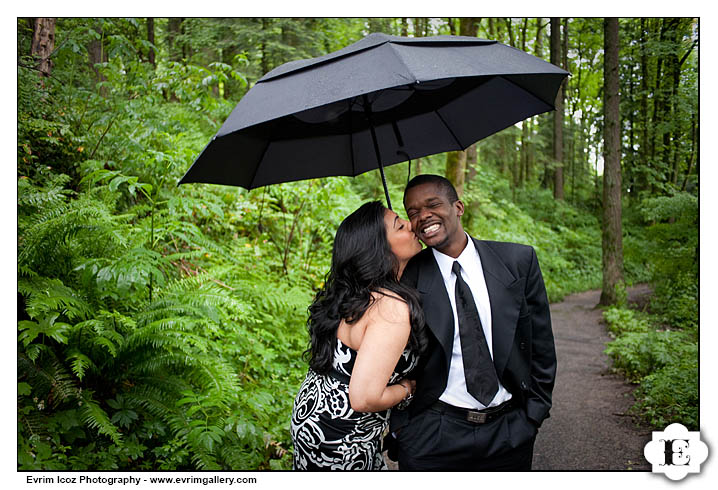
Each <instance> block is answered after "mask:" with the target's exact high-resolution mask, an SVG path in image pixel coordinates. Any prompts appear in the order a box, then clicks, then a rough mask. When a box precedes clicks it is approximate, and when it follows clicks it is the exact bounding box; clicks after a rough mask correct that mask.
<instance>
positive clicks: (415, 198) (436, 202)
mask: <svg viewBox="0 0 718 490" xmlns="http://www.w3.org/2000/svg"><path fill="white" fill-rule="evenodd" d="M404 207H405V208H406V215H407V217H408V218H409V220H410V221H411V227H412V229H413V230H414V233H416V236H417V237H419V239H420V240H421V241H422V242H424V243H425V244H426V245H427V246H429V247H434V248H435V249H437V250H438V251H439V252H442V253H446V254H447V255H452V256H453V254H452V253H450V252H452V251H454V250H455V249H456V248H457V247H461V248H462V249H463V245H465V240H466V235H465V234H464V229H463V228H462V226H461V220H460V219H459V218H460V217H461V215H463V214H464V204H463V203H462V202H461V201H456V202H454V203H453V204H452V203H450V202H449V199H448V197H447V196H446V195H445V194H444V192H443V191H442V189H441V187H439V186H438V185H437V184H433V183H426V184H421V185H418V186H416V187H412V188H411V189H409V190H408V191H407V193H406V197H405V199H404ZM460 251H461V250H459V252H460Z"/></svg>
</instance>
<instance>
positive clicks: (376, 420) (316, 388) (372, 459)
mask: <svg viewBox="0 0 718 490" xmlns="http://www.w3.org/2000/svg"><path fill="white" fill-rule="evenodd" d="M356 355H357V353H356V351H354V350H353V349H351V348H349V347H348V346H346V345H344V343H342V341H341V340H339V339H337V344H336V349H335V351H334V365H333V367H334V369H335V370H336V371H337V372H338V373H339V374H338V375H334V376H332V375H328V374H327V375H320V374H317V373H316V372H314V371H312V370H311V369H310V370H309V372H308V373H307V377H306V378H305V379H304V382H303V383H302V385H301V387H300V388H299V393H297V396H296V398H295V400H294V410H293V411H292V424H291V431H292V441H293V443H294V469H296V470H319V469H323V470H382V469H386V464H385V462H384V458H383V457H382V455H381V436H382V433H383V432H384V429H385V428H386V427H387V425H388V423H389V410H384V411H381V412H367V413H363V412H355V411H354V410H352V408H351V405H350V403H349V384H348V383H345V382H342V381H340V380H339V379H338V378H343V379H344V381H347V379H348V377H349V376H351V373H352V368H353V367H354V361H355V360H356ZM417 360H418V358H417V356H416V355H414V354H413V353H412V352H411V351H409V350H408V349H407V350H405V351H404V353H403V354H402V356H401V357H400V358H399V362H398V363H397V365H396V367H395V368H394V372H393V373H392V375H391V377H390V378H389V384H394V383H396V382H398V381H400V380H401V379H402V378H404V377H405V376H406V375H407V374H408V373H409V372H411V370H412V369H414V367H416V364H417Z"/></svg>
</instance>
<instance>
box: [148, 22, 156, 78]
mask: <svg viewBox="0 0 718 490" xmlns="http://www.w3.org/2000/svg"><path fill="white" fill-rule="evenodd" d="M147 42H149V43H150V52H149V53H148V56H147V57H148V59H149V62H150V64H151V65H152V66H153V67H155V68H157V61H156V60H155V18H154V17H147Z"/></svg>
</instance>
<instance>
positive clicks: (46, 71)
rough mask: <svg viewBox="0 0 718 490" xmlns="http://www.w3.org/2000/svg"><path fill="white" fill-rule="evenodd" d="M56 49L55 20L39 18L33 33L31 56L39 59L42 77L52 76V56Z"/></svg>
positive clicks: (36, 20)
mask: <svg viewBox="0 0 718 490" xmlns="http://www.w3.org/2000/svg"><path fill="white" fill-rule="evenodd" d="M54 49H55V18H54V17H38V18H36V19H35V22H34V25H33V32H32V46H31V54H32V56H34V57H35V58H36V59H37V63H38V65H37V69H38V70H39V71H40V73H41V74H42V76H44V77H47V76H50V73H51V72H52V61H51V60H50V55H51V54H52V51H53V50H54Z"/></svg>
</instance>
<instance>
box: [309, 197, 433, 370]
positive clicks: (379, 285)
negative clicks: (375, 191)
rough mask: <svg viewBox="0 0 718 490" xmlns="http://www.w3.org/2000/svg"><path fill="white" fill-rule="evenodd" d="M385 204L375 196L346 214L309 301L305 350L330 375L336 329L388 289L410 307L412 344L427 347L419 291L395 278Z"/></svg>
mask: <svg viewBox="0 0 718 490" xmlns="http://www.w3.org/2000/svg"><path fill="white" fill-rule="evenodd" d="M385 212H386V208H384V206H383V205H382V204H381V203H380V202H379V201H373V202H368V203H366V204H364V205H362V206H361V207H360V208H359V209H357V210H356V211H354V212H353V213H352V214H350V215H349V216H347V217H346V218H345V219H344V221H342V224H341V225H339V228H338V229H337V233H336V236H335V237H334V247H333V250H332V265H331V269H330V270H329V273H328V274H327V277H326V280H325V284H324V287H323V288H322V289H321V290H319V292H318V293H317V295H316V296H315V298H314V302H313V303H312V304H311V306H309V319H308V321H307V325H308V327H309V337H310V346H309V348H308V349H307V351H306V352H305V353H304V354H305V356H307V357H308V358H309V366H310V367H311V368H312V369H313V370H314V371H315V372H317V373H320V374H326V373H327V372H328V371H329V370H330V369H331V367H332V361H333V358H334V350H335V345H336V339H337V328H338V327H339V323H340V322H341V320H342V319H344V320H345V321H346V322H347V323H349V324H351V323H354V322H356V321H357V320H359V319H360V318H361V317H362V315H363V314H364V312H366V310H367V309H368V308H369V307H370V306H371V305H372V303H373V299H372V293H381V292H382V290H384V291H390V292H391V293H393V294H394V295H395V296H399V297H400V298H402V299H403V300H404V301H405V302H406V303H407V305H408V306H409V317H410V321H411V334H410V335H409V347H410V348H411V349H412V350H415V351H416V352H419V353H421V351H423V350H424V348H425V346H426V336H425V333H424V313H423V311H422V309H421V306H420V304H419V297H418V294H417V293H416V291H415V290H414V289H412V288H410V287H408V286H405V285H403V284H401V283H400V282H399V281H398V279H397V270H398V266H399V263H398V260H397V258H396V256H395V255H394V253H393V252H392V251H391V246H390V245H389V240H388V239H387V236H386V228H385V225H384V213H385Z"/></svg>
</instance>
